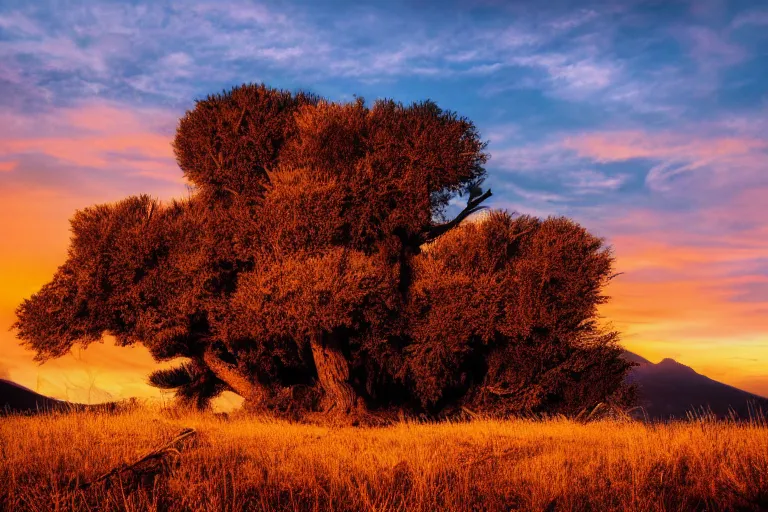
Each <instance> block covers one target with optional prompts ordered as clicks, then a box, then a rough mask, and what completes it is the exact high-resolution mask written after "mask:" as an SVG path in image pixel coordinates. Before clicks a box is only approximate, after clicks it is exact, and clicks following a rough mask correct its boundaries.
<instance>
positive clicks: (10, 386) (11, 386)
mask: <svg viewBox="0 0 768 512" xmlns="http://www.w3.org/2000/svg"><path fill="white" fill-rule="evenodd" d="M119 405H120V404H119V403H117V402H107V403H103V404H97V405H87V404H76V403H72V402H66V401H64V400H56V399H54V398H49V397H47V396H43V395H41V394H39V393H35V392H34V391H32V390H31V389H29V388H25V387H24V386H21V385H19V384H16V383H15V382H11V381H9V380H5V379H0V415H2V414H7V413H21V414H30V413H37V412H45V411H73V410H74V411H84V410H98V411H115V410H116V409H117V408H118V407H119Z"/></svg>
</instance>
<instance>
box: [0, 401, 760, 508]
mask: <svg viewBox="0 0 768 512" xmlns="http://www.w3.org/2000/svg"><path fill="white" fill-rule="evenodd" d="M183 428H193V429H195V430H196V432H197V434H196V435H194V436H190V437H188V438H187V439H185V440H183V441H180V442H179V443H177V444H176V445H173V448H172V449H169V450H168V451H167V452H165V456H164V457H163V459H162V461H163V462H162V464H155V465H154V466H152V465H150V466H147V467H149V469H147V467H145V468H144V474H143V475H140V474H138V473H136V472H133V471H124V472H122V473H120V474H118V476H115V477H112V478H108V479H105V480H104V481H102V482H99V483H96V484H94V485H93V486H91V487H90V488H87V489H82V490H78V489H77V487H78V485H79V484H81V483H83V482H87V481H92V480H93V479H95V478H97V477H98V476H99V475H101V474H103V473H105V472H107V471H109V470H110V469H112V468H114V467H119V466H120V464H123V463H130V462H132V461H135V460H137V459H138V458H140V457H141V455H142V454H143V453H146V452H147V451H149V450H151V449H153V448H156V447H158V446H162V445H163V444H164V443H166V442H167V441H169V440H171V439H173V437H174V436H175V435H176V434H177V433H178V432H179V431H180V430H182V429H183ZM137 468H138V467H137ZM137 471H138V470H137ZM766 507H768V428H766V427H765V426H760V425H758V424H752V425H747V424H742V425H733V424H725V423H710V422H706V421H704V422H694V423H678V424H669V425H643V424H639V423H619V422H611V421H600V422H594V423H589V424H578V423H574V422H571V421H567V420H550V421H544V422H535V421H525V420H517V421H486V420H477V421H474V422H471V423H454V424H445V423H444V424H414V423H401V424H397V425H394V426H390V427H382V428H330V427H321V426H313V425H299V424H290V423H284V422H279V421H270V420H268V419H253V418H247V417H232V418H230V419H227V418H220V417H216V416H213V415H182V416H173V415H170V414H167V413H163V412H161V411H158V410H148V409H137V410H134V411H130V412H126V413H121V414H116V415H108V414H96V413H71V414H53V415H48V416H37V417H7V418H0V510H68V509H75V510H92V509H95V508H98V509H99V510H212V511H213V510H217V511H218V510H296V509H299V510H377V511H383V510H408V511H411V510H417V511H418V510H423V511H428V510H473V509H474V510H510V509H512V510H515V509H519V510H585V509H591V510H643V511H645V510H697V509H698V510H721V509H722V510H729V509H738V510H760V509H764V508H766Z"/></svg>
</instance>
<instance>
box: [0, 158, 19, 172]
mask: <svg viewBox="0 0 768 512" xmlns="http://www.w3.org/2000/svg"><path fill="white" fill-rule="evenodd" d="M16 163H17V162H15V161H13V160H11V161H8V162H0V172H5V171H12V170H14V169H15V168H16Z"/></svg>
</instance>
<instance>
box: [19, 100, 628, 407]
mask: <svg viewBox="0 0 768 512" xmlns="http://www.w3.org/2000/svg"><path fill="white" fill-rule="evenodd" d="M173 146H174V149H175V152H176V156H177V160H178V163H179V166H180V167H181V169H182V171H183V172H184V175H185V176H186V178H187V179H188V180H189V181H190V182H191V183H192V184H193V185H194V193H193V194H192V195H191V196H190V197H189V198H188V199H185V200H179V201H172V202H170V203H168V204H162V203H160V202H158V201H156V200H154V199H151V198H149V197H147V196H140V197H131V198H128V199H125V200H123V201H120V202H118V203H114V204H108V205H99V206H94V207H89V208H86V209H84V210H82V211H78V212H77V213H76V214H75V216H74V218H73V220H72V241H71V247H70V250H69V255H68V259H67V261H66V262H65V263H64V264H63V265H62V266H61V267H60V268H59V270H58V271H57V273H56V274H55V276H54V277H53V280H52V281H51V282H50V283H49V284H47V285H45V286H44V287H43V288H42V290H40V291H39V292H38V293H36V294H35V295H33V296H32V297H31V298H30V299H28V300H25V301H24V303H23V304H21V306H20V307H19V308H18V311H17V314H18V321H17V323H16V324H15V327H16V329H17V332H18V336H19V338H20V339H21V340H23V342H24V343H25V344H26V345H27V346H28V347H31V348H32V349H34V350H35V351H36V352H37V358H38V359H39V360H41V361H44V360H46V359H48V358H51V357H58V356H61V355H63V354H65V353H67V352H68V351H69V350H70V348H71V347H72V346H73V345H75V344H80V345H83V346H85V345H87V344H89V343H91V342H93V341H97V340H101V339H102V338H103V336H105V335H111V336H113V337H114V338H115V340H116V342H117V343H118V344H120V345H130V344H135V343H140V344H143V345H145V346H146V347H147V348H148V349H149V350H150V352H151V353H152V355H153V356H154V357H155V359H157V360H159V361H164V360H171V359H176V358H183V361H184V362H183V363H182V364H181V365H180V366H178V367H176V368H173V369H171V370H161V371H158V372H155V373H153V374H152V375H151V376H150V378H149V380H150V383H151V384H153V385H155V386H158V387H161V388H170V389H175V390H176V393H177V396H178V397H179V399H180V400H181V401H182V402H184V403H188V404H190V405H193V406H196V407H205V406H206V404H207V403H208V401H209V400H210V399H211V398H212V397H215V396H216V395H217V394H219V393H221V392H222V391H223V390H231V391H234V392H235V393H237V394H239V395H241V396H242V397H244V398H245V399H246V403H247V405H248V406H249V407H253V408H273V409H274V408H283V407H300V408H303V409H320V410H324V411H334V412H337V413H351V412H354V411H360V410H361V409H364V408H387V407H407V408H410V409H411V410H418V411H426V412H429V413H438V412H440V411H445V410H450V409H451V408H455V407H458V406H461V405H465V406H472V407H475V408H479V409H483V410H488V411H498V412H503V413H515V412H526V411H548V412H565V413H569V412H574V411H577V410H580V409H583V408H589V407H593V406H595V405H596V404H597V403H599V402H601V401H604V400H606V399H610V398H611V397H614V396H618V394H620V393H621V392H622V382H623V377H624V375H625V373H626V371H627V369H628V365H627V364H626V363H624V362H623V361H622V360H621V359H620V357H619V354H620V348H619V347H618V345H617V343H616V333H614V332H610V331H606V330H604V329H602V328H601V327H600V325H599V324H598V322H597V311H596V308H597V305H599V304H600V303H602V302H603V301H604V300H605V297H604V296H603V294H602V289H603V287H604V286H605V284H606V283H607V281H608V280H609V279H610V276H611V265H612V256H611V253H610V250H609V249H608V248H607V247H605V246H604V244H603V241H602V240H601V239H599V238H596V237H594V236H593V235H591V234H589V233H588V232H587V231H585V230H584V229H583V228H582V227H580V226H579V225H577V224H575V223H573V222H572V221H570V220H568V219H565V218H549V219H546V220H540V219H535V218H531V217H527V216H519V217H514V216H512V215H510V214H508V213H506V212H501V211H494V212H489V213H487V214H486V215H484V216H480V218H477V219H475V220H474V221H471V222H470V221H467V222H462V221H464V220H465V219H466V218H467V217H468V216H470V215H471V214H473V213H475V212H477V211H478V210H479V209H481V208H482V206H481V205H482V203H483V202H484V201H485V200H486V199H487V198H488V197H490V195H491V193H490V191H487V192H483V191H482V189H481V187H480V185H481V183H482V182H483V180H484V178H485V175H486V172H485V169H484V164H485V162H486V160H487V155H486V154H485V153H484V150H485V144H484V143H483V142H482V140H481V139H480V137H479V134H478V132H477V130H476V129H475V126H474V125H473V124H472V123H471V122H470V121H469V120H467V119H465V118H462V117H459V116H457V115H456V114H455V113H453V112H450V111H444V110H441V109H440V108H439V107H438V106H437V105H435V104H434V103H432V102H429V101H426V102H422V103H415V104H412V105H409V106H404V105H402V104H400V103H396V102H394V101H388V100H387V101H377V102H376V103H374V104H373V105H372V106H370V107H369V106H367V105H366V104H365V103H364V102H363V100H357V101H355V102H352V103H344V104H339V103H332V102H328V101H325V100H323V99H321V98H318V97H316V96H313V95H309V94H304V93H299V94H291V93H288V92H285V91H279V90H275V89H270V88H268V87H265V86H263V85H244V86H241V87H237V88H234V89H232V90H231V91H228V92H224V93H222V94H220V95H214V96H210V97H208V98H207V99H205V100H202V101H198V102H197V104H196V106H195V108H194V109H193V110H191V111H189V112H187V113H186V115H185V116H184V117H183V118H182V119H181V121H180V123H179V127H178V130H177V134H176V139H175V141H174V143H173ZM462 196H463V197H464V198H465V201H466V206H465V207H464V208H463V209H462V210H461V211H460V212H459V213H457V214H456V215H455V216H453V217H450V218H449V217H448V215H447V212H448V211H449V203H450V202H451V201H452V200H456V199H459V200H460V198H461V197H462Z"/></svg>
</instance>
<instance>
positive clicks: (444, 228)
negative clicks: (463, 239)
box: [421, 189, 493, 244]
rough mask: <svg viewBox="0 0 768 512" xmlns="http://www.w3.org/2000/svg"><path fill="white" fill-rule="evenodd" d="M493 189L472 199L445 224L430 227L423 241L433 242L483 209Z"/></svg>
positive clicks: (423, 242)
mask: <svg viewBox="0 0 768 512" xmlns="http://www.w3.org/2000/svg"><path fill="white" fill-rule="evenodd" d="M491 195H493V194H491V190H490V189H488V190H486V191H485V193H484V194H483V195H481V196H478V197H477V198H475V199H472V200H471V201H469V202H468V203H467V206H466V207H465V208H464V209H463V210H462V211H461V212H460V213H459V214H458V215H457V216H456V217H455V218H454V219H453V220H451V221H448V222H445V223H443V224H438V225H437V226H433V227H432V228H430V229H429V230H428V231H427V232H425V233H424V234H423V236H422V240H421V243H422V244H425V243H427V242H431V241H432V240H434V239H436V238H437V237H439V236H442V235H444V234H446V233H447V232H448V231H450V230H452V229H453V228H455V227H456V226H458V225H459V224H461V222H462V221H463V220H464V219H466V218H467V217H469V216H470V215H472V214H473V213H475V212H476V211H479V210H482V209H483V208H485V207H484V206H481V203H482V202H483V201H485V200H486V199H488V198H489V197H491Z"/></svg>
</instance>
